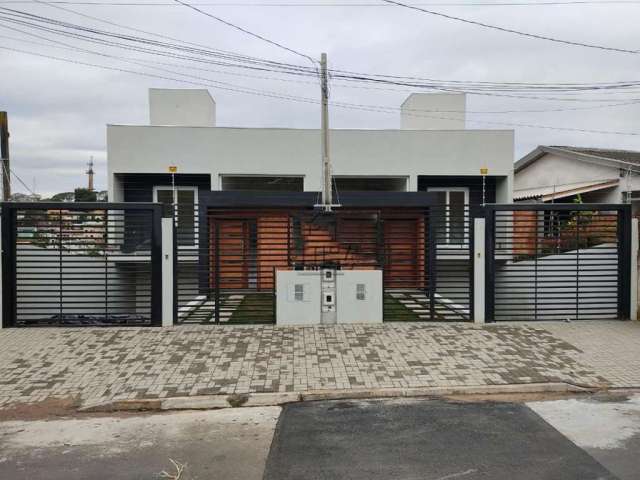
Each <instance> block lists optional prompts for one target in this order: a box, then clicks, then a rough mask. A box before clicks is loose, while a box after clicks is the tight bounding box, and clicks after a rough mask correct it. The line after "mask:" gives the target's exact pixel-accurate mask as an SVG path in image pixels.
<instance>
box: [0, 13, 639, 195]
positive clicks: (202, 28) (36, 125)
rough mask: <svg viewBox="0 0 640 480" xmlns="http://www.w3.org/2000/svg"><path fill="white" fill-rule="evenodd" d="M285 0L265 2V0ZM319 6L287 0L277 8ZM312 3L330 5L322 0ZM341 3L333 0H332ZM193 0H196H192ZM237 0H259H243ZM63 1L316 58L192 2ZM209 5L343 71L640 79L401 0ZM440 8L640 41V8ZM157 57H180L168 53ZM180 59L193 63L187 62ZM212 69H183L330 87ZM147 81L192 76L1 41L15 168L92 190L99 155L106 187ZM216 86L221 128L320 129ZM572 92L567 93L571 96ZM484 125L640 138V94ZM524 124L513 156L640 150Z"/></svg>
mask: <svg viewBox="0 0 640 480" xmlns="http://www.w3.org/2000/svg"><path fill="white" fill-rule="evenodd" d="M6 1H7V0H0V6H4V7H9V8H15V9H18V10H23V11H29V12H32V13H38V14H40V15H43V16H47V17H53V18H56V19H63V20H66V21H69V22H72V23H78V24H82V25H92V26H94V27H98V28H101V29H105V30H111V31H119V32H121V33H131V32H127V31H125V30H119V29H118V28H116V27H114V26H110V25H105V24H101V23H98V22H96V21H92V20H89V19H87V18H83V17H81V16H78V15H75V14H73V13H71V12H64V11H61V10H59V9H55V8H52V7H51V6H49V5H45V4H38V3H35V2H34V3H20V4H14V3H12V4H7V3H5V2H6ZM87 1H98V0H87ZM113 1H121V2H123V1H125V0H113ZM143 1H144V0H143ZM146 1H153V0H146ZM156 1H158V0H156ZM162 1H164V0H162ZM199 1H200V2H202V1H204V0H199ZM209 1H212V0H209ZM219 1H222V0H219ZM275 1H276V0H262V3H263V4H264V3H275ZM311 1H312V0H280V1H279V2H278V3H286V2H289V3H291V2H293V3H305V2H307V3H310V2H311ZM313 1H314V3H319V2H322V1H323V0H313ZM329 1H332V0H324V2H329ZM371 1H375V0H370V3H371ZM407 1H408V0H407ZM414 1H418V0H414ZM428 1H431V2H435V1H436V0H424V1H423V3H424V4H426V3H427V2H428ZM442 1H452V0H442ZM477 1H478V0H476V2H477ZM336 2H339V3H348V2H349V0H333V3H336ZM193 3H196V1H195V0H193ZM227 3H245V4H246V3H254V4H255V3H258V2H257V0H235V2H231V1H227ZM351 3H355V2H353V1H352V2H351ZM64 7H65V8H70V9H73V10H75V11H77V12H81V13H84V14H89V15H92V16H95V17H99V18H101V19H105V20H108V21H111V22H117V23H119V24H122V25H127V26H130V27H135V28H139V29H144V30H147V31H151V32H155V33H162V34H164V35H170V36H173V37H177V38H179V39H181V40H187V41H191V42H197V43H201V44H206V45H208V46H210V47H212V48H216V49H223V50H231V51H234V52H240V53H243V54H246V55H252V56H256V57H264V58H269V59H274V60H278V61H285V62H288V63H298V64H301V65H304V64H305V60H304V59H302V58H300V57H297V56H295V55H293V54H289V53H287V52H285V51H283V50H280V49H278V48H275V47H273V46H271V45H268V44H266V43H264V42H261V41H259V40H257V39H253V38H251V37H248V36H246V35H243V34H242V33H240V32H238V31H237V30H234V29H232V28H229V27H227V26H224V25H222V24H220V23H218V22H215V21H213V20H212V19H210V18H207V17H205V16H203V15H199V14H198V13H196V12H194V11H192V10H190V9H188V8H186V7H184V6H180V5H176V6H166V5H165V6H148V5H147V6H98V5H88V6H87V5H64ZM200 8H202V9H203V10H207V11H209V12H212V13H215V14H216V15H218V16H220V17H223V18H225V19H227V20H229V21H231V22H234V23H236V24H239V25H241V26H243V27H245V28H247V29H249V30H251V31H254V32H257V33H260V34H262V35H264V36H266V37H269V38H271V39H273V40H275V41H278V42H280V43H282V44H285V45H287V46H290V47H292V48H295V49H296V50H298V51H302V52H304V53H307V54H309V55H310V56H313V57H319V55H320V53H321V52H323V51H325V52H327V54H328V56H329V63H330V66H331V67H333V68H340V69H346V70H351V71H359V72H376V73H385V74H398V75H413V76H420V77H429V78H439V79H447V80H473V81H509V82H519V81H526V82H580V83H584V82H604V81H623V80H625V81H626V80H636V79H638V78H639V77H640V73H639V72H640V55H633V54H624V53H615V52H609V51H600V50H593V49H587V48H583V47H575V46H568V45H559V44H556V43H551V42H547V41H542V40H534V39H529V38H523V37H518V36H515V35H512V34H509V33H504V32H499V31H492V30H487V29H484V28H481V27H477V26H473V25H468V24H463V23H458V22H453V21H450V20H446V19H443V18H436V17H433V16H430V15H425V14H421V13H419V12H416V11H412V10H408V9H404V8H401V7H395V6H386V7H385V6H382V7H365V6H357V7H351V6H331V7H328V6H324V7H310V6H306V7H273V6H269V7H266V6H257V5H249V6H247V5H243V6H239V5H234V6H227V5H217V6H202V7H200ZM429 8H431V9H433V10H437V11H441V12H446V13H448V14H451V15H456V16H461V17H467V18H472V19H474V20H479V21H483V22H486V23H492V24H496V25H500V26H505V27H509V28H513V29H518V30H523V31H527V32H532V33H537V34H542V35H548V36H554V37H559V38H563V39H568V40H573V41H580V42H585V43H595V44H600V45H606V46H612V47H620V48H627V49H640V29H638V19H639V18H640V4H609V5H553V6H551V5H547V6H464V7H462V6H456V7H452V6H437V7H436V6H433V7H429ZM3 25H7V24H5V23H2V22H0V36H1V37H0V45H3V46H6V47H10V48H16V49H21V50H27V51H31V52H37V53H40V54H45V55H54V56H58V57H64V58H70V59H76V60H78V61H83V62H90V63H96V64H101V65H107V66H113V67H121V68H127V69H132V70H137V71H145V69H144V68H142V67H139V66H136V65H130V64H127V63H124V62H123V61H121V60H115V59H110V58H104V57H96V56H93V55H88V54H80V53H77V52H72V51H67V50H61V49H57V48H53V47H46V46H43V45H40V44H43V43H44V41H43V40H39V39H36V38H30V37H28V36H26V35H24V34H21V33H17V32H15V31H10V30H7V29H5V28H3V27H2V26H3ZM6 37H12V39H9V38H6ZM14 38H15V39H14ZM18 38H22V39H28V40H29V41H31V42H38V43H39V45H34V44H30V43H25V42H23V41H19V40H17V39H18ZM51 38H54V37H51ZM62 41H65V42H68V43H73V44H74V45H78V46H83V47H85V48H93V49H96V50H100V51H102V52H106V53H109V54H111V55H117V56H119V57H120V58H124V59H127V58H128V59H131V58H147V59H148V58H151V57H149V56H147V57H141V56H140V54H134V53H132V52H126V51H122V50H118V49H107V48H105V47H101V46H97V47H96V46H90V45H87V44H83V43H81V42H80V41H75V40H68V39H62ZM136 55H137V56H136ZM155 60H157V61H165V62H172V61H171V60H167V59H157V58H156V59H155ZM172 63H174V64H181V62H180V61H176V62H172ZM182 65H183V64H182ZM204 68H210V69H211V70H219V71H221V72H203V71H193V70H191V71H188V70H186V69H185V68H184V67H182V71H185V72H189V74H191V75H196V76H201V77H203V78H207V79H210V80H214V81H223V82H229V83H232V84H234V85H237V86H239V87H248V88H254V89H260V90H269V91H277V92H282V93H286V94H288V95H299V96H304V97H314V98H315V97H317V96H318V94H319V93H318V88H317V86H316V85H314V84H310V83H291V82H284V81H278V80H271V79H256V78H246V77H238V76H233V75H229V74H228V72H229V70H226V72H227V73H224V72H225V70H224V69H223V68H216V67H215V66H213V67H206V66H205V67H204ZM146 71H148V72H152V70H146ZM231 71H232V72H237V71H238V70H231ZM269 76H273V75H269ZM193 81H197V80H193ZM149 87H165V88H166V87H169V88H171V87H174V88H175V87H187V85H183V84H181V83H178V82H175V81H169V80H160V79H153V78H145V77H141V76H136V75H132V74H129V73H123V72H116V71H106V70H101V69H98V68H92V67H88V66H83V65H77V64H70V63H64V62H60V61H56V60H50V59H45V58H40V57H35V56H30V55H27V54H24V53H17V52H12V51H7V50H0V110H7V111H8V112H9V122H10V130H11V159H12V168H13V169H14V170H15V172H16V173H17V174H18V175H19V176H20V177H21V178H22V179H23V180H24V181H25V182H26V183H27V184H28V185H29V187H31V186H32V183H33V181H34V179H35V181H36V190H37V192H38V193H40V194H45V195H46V194H50V193H55V192H60V191H65V190H71V189H73V188H74V187H76V186H84V185H85V184H86V176H85V175H84V170H85V169H86V163H87V161H88V160H89V157H90V156H93V157H94V159H95V163H96V171H97V178H96V183H97V188H101V189H102V188H106V140H105V135H106V128H105V125H106V124H107V123H133V124H136V123H147V122H148V112H147V89H148V88H149ZM391 90H394V91H390V90H376V89H359V88H358V89H356V88H347V87H346V86H342V85H337V84H334V85H332V91H331V93H332V100H333V101H337V102H350V103H360V104H374V105H384V106H391V107H397V106H399V105H400V104H401V103H402V101H403V100H404V98H405V97H406V95H407V94H408V92H407V91H403V90H402V89H401V88H395V89H393V88H391ZM209 91H210V92H211V95H212V96H213V97H214V98H215V100H216V103H217V123H218V125H220V126H242V127H293V128H316V127H318V125H319V110H318V107H317V106H316V105H310V104H304V103H296V102H288V101H285V100H280V99H273V98H267V97H261V96H253V95H247V94H241V93H234V92H229V91H223V90H218V89H215V88H209ZM636 91H637V93H634V92H633V91H631V92H626V93H620V94H608V93H591V94H588V95H580V96H579V97H580V98H585V99H603V98H604V99H611V101H610V102H607V103H606V104H611V103H619V102H620V103H621V102H625V101H628V100H629V99H634V98H637V99H640V88H639V89H636ZM564 97H565V98H567V96H566V95H564ZM596 105H602V103H600V104H599V103H588V102H584V103H583V102H567V101H559V100H531V99H514V98H503V97H490V96H469V97H468V98H467V109H468V110H471V111H495V110H527V109H528V110H531V109H534V110H540V109H542V110H551V109H559V108H560V109H561V108H576V107H579V108H583V107H593V106H596ZM473 120H477V121H478V122H482V121H488V122H500V123H505V124H513V123H518V124H529V125H531V124H535V125H545V126H550V127H554V126H555V127H568V128H582V129H590V130H607V131H621V132H638V133H640V103H638V104H634V105H627V106H617V107H607V108H592V109H581V110H571V111H565V112H544V113H521V112H519V113H509V114H488V113H482V114H469V115H468V116H467V127H468V128H509V127H506V126H505V127H500V126H497V125H491V124H483V123H475V122H473ZM399 122H400V119H399V114H398V113H393V114H387V113H377V112H365V111H358V110H345V109H338V108H332V109H331V126H332V127H333V128H397V127H398V126H399ZM513 128H514V130H515V138H516V151H515V152H514V155H515V159H517V158H519V157H520V156H522V155H524V154H525V153H527V152H528V151H530V150H531V149H533V148H534V147H535V146H536V145H539V144H550V145H580V146H593V147H614V148H628V149H640V136H632V135H610V134H594V133H578V132H567V131H555V130H549V129H536V128H525V127H513ZM14 191H25V188H24V187H22V186H21V185H20V184H19V183H17V182H15V181H14Z"/></svg>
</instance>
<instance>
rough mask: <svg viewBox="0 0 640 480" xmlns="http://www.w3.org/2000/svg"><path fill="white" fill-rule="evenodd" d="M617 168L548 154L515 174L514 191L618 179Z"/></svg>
mask: <svg viewBox="0 0 640 480" xmlns="http://www.w3.org/2000/svg"><path fill="white" fill-rule="evenodd" d="M619 175H620V173H619V170H618V169H617V168H612V167H606V166H603V165H596V164H593V163H587V162H583V161H580V160H573V159H570V158H566V157H561V156H559V155H555V154H551V153H547V154H546V155H544V156H543V157H541V158H539V159H538V160H537V161H535V162H533V163H532V164H530V165H529V166H528V167H526V168H524V169H523V170H520V171H519V172H517V173H516V174H515V178H514V189H516V190H521V189H525V188H537V187H550V186H553V185H562V184H566V183H578V182H587V181H591V180H607V179H614V178H618V177H619Z"/></svg>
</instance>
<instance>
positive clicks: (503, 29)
mask: <svg viewBox="0 0 640 480" xmlns="http://www.w3.org/2000/svg"><path fill="white" fill-rule="evenodd" d="M382 1H383V2H386V3H390V4H392V5H397V6H398V7H404V8H409V9H411V10H417V11H419V12H422V13H426V14H427V15H434V16H436V17H441V18H446V19H448V20H455V21H456V22H463V23H467V24H470V25H476V26H478V27H484V28H490V29H493V30H498V31H501V32H506V33H513V34H515V35H521V36H523V37H528V38H535V39H537V40H547V41H549V42H555V43H563V44H565V45H573V46H577V47H586V48H594V49H597V50H607V51H610V52H619V53H632V54H638V53H640V50H628V49H625V48H616V47H606V46H603V45H596V44H592V43H582V42H576V41H572V40H562V39H559V38H554V37H548V36H546V35H538V34H536V33H527V32H521V31H519V30H514V29H512V28H506V27H500V26H497V25H491V24H488V23H484V22H479V21H477V20H470V19H468V18H462V17H456V16H454V15H448V14H446V13H442V12H434V11H433V10H427V9H425V8H422V7H417V6H414V5H409V4H407V3H402V2H398V1H396V0H382Z"/></svg>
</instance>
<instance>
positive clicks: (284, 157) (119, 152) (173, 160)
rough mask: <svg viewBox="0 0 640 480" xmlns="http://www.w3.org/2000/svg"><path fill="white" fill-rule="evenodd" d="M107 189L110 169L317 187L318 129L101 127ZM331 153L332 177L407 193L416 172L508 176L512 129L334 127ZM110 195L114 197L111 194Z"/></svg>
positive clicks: (214, 180)
mask: <svg viewBox="0 0 640 480" xmlns="http://www.w3.org/2000/svg"><path fill="white" fill-rule="evenodd" d="M107 151H108V152H107V153H108V173H109V194H110V195H113V194H114V190H115V188H117V186H118V185H117V184H115V183H114V179H113V175H114V174H115V173H166V171H167V167H168V166H169V165H176V166H178V171H179V172H180V173H200V174H207V173H208V174H210V175H211V188H212V189H213V190H219V189H220V175H300V176H303V177H304V189H305V190H306V191H319V190H321V189H322V180H321V168H320V132H319V131H318V130H292V129H270V128H264V129H243V128H197V127H160V126H118V125H110V126H108V127H107ZM331 157H332V163H333V173H334V174H335V175H353V176H408V177H409V184H408V190H409V191H416V190H417V177H418V175H424V174H428V175H478V173H479V172H480V168H484V167H487V168H489V171H490V172H491V175H494V176H507V177H510V176H511V175H512V174H513V132H512V131H504V130H465V131H463V130H458V131H453V130H450V131H448V130H447V131H436V130H433V131H424V130H333V131H332V132H331ZM111 198H114V199H115V198H117V196H115V195H114V196H113V197H111Z"/></svg>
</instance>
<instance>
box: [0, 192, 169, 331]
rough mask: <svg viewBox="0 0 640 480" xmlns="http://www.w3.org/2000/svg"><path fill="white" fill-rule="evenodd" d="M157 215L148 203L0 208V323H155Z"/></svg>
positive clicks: (159, 302)
mask: <svg viewBox="0 0 640 480" xmlns="http://www.w3.org/2000/svg"><path fill="white" fill-rule="evenodd" d="M161 216H162V206H161V205H160V204H150V203H146V204H145V203H142V204H138V203H61V202H37V203H35V202H34V203H3V204H2V320H3V326H4V327H29V326H106V325H120V326H129V325H160V323H161V305H162V298H161V297H162V285H161V277H162V275H161V268H162V267H161V254H162V252H161V248H162V244H161V232H160V229H161Z"/></svg>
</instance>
